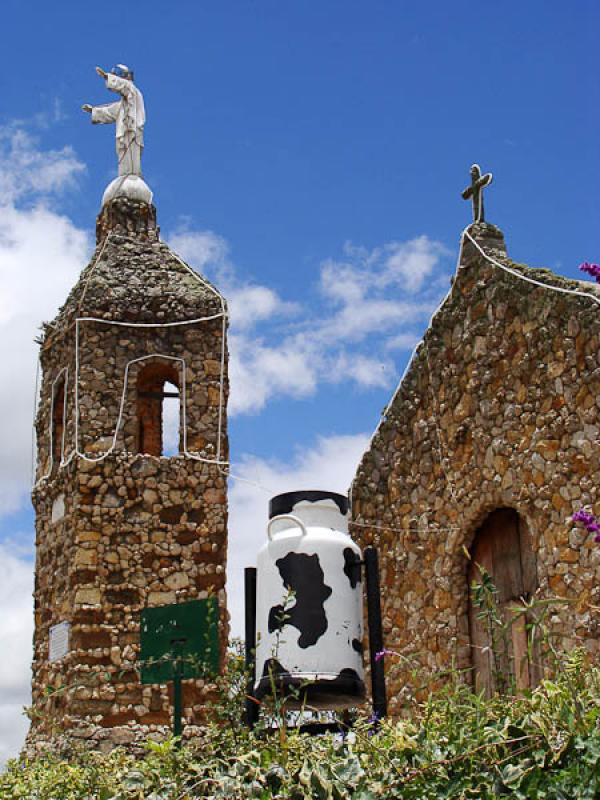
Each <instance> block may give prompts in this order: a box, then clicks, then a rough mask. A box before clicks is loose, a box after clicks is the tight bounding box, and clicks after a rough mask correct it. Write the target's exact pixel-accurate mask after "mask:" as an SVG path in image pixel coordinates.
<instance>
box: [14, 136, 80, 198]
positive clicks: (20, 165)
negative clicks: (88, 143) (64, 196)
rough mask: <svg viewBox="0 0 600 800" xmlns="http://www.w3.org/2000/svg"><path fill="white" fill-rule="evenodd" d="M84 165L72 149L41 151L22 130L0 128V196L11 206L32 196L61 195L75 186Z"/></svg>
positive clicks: (31, 137)
mask: <svg viewBox="0 0 600 800" xmlns="http://www.w3.org/2000/svg"><path fill="white" fill-rule="evenodd" d="M84 170H85V165H84V164H82V162H81V161H79V159H78V158H77V157H76V155H75V153H74V151H73V149H72V148H71V147H63V148H62V150H45V151H44V150H40V149H38V147H37V142H36V140H35V138H34V137H33V136H31V134H30V133H28V132H27V131H26V130H25V129H24V128H23V127H21V126H19V125H17V124H12V125H6V126H3V127H1V128H0V197H1V199H2V202H3V203H14V202H16V201H17V200H19V199H21V198H24V197H27V198H31V196H32V195H38V196H39V195H49V194H55V193H57V192H62V191H64V190H65V189H68V188H69V187H72V186H73V185H74V184H75V181H76V179H77V176H78V175H79V174H80V173H82V172H83V171H84Z"/></svg>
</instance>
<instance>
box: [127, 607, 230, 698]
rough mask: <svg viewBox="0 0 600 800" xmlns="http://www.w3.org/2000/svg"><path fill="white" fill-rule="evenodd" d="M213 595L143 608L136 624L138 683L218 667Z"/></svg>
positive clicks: (216, 609)
mask: <svg viewBox="0 0 600 800" xmlns="http://www.w3.org/2000/svg"><path fill="white" fill-rule="evenodd" d="M218 621H219V606H218V603H217V598H216V597H209V598H207V599H206V600H191V601H189V602H187V603H176V604H174V605H168V606H156V607H154V608H145V609H144V610H143V611H142V614H141V625H140V644H141V652H140V662H141V663H140V667H141V681H142V683H167V682H168V681H172V680H175V678H179V679H181V678H183V679H184V680H185V679H186V678H202V677H204V676H206V675H207V674H208V673H211V672H217V670H218V669H219V630H218Z"/></svg>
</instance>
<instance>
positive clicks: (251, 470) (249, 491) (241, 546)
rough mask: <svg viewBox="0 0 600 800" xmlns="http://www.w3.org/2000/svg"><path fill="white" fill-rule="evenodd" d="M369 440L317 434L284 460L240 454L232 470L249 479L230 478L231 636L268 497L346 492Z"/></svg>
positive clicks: (240, 617) (262, 533)
mask: <svg viewBox="0 0 600 800" xmlns="http://www.w3.org/2000/svg"><path fill="white" fill-rule="evenodd" d="M368 440H369V437H368V436H367V435H366V434H362V433H360V434H356V435H354V436H329V437H320V438H319V439H318V441H317V443H316V445H315V446H313V447H312V448H306V449H304V450H302V449H300V448H298V449H297V450H296V452H295V455H294V457H293V458H291V459H289V460H285V461H284V460H280V459H261V458H256V457H254V456H243V457H242V458H241V460H240V463H239V464H238V465H237V466H234V467H233V468H232V471H233V472H234V474H235V475H236V476H239V477H240V478H244V479H245V480H246V481H248V483H246V482H245V481H243V480H235V479H234V478H231V479H230V481H229V555H228V565H227V596H228V605H229V613H230V614H231V631H232V635H233V636H242V635H243V626H244V606H243V601H244V591H243V582H244V568H245V567H250V566H254V565H255V564H256V554H257V552H258V550H259V549H260V548H261V547H262V545H263V544H264V542H265V538H266V524H267V518H268V504H269V500H270V498H271V497H273V496H274V495H276V494H280V493H281V492H289V491H293V490H296V489H324V490H328V491H335V492H340V493H341V494H346V492H347V491H348V488H349V486H350V482H351V481H352V478H353V477H354V473H355V471H356V467H357V464H358V462H359V459H360V457H361V456H362V454H363V452H364V451H365V449H366V446H367V443H368ZM255 484H259V485H260V486H261V487H263V488H262V489H261V488H259V487H258V486H256V485H255Z"/></svg>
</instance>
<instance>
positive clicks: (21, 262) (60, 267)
mask: <svg viewBox="0 0 600 800" xmlns="http://www.w3.org/2000/svg"><path fill="white" fill-rule="evenodd" d="M82 170H83V165H82V164H81V163H80V162H79V161H77V159H76V158H75V156H74V154H73V152H72V151H71V149H70V148H64V149H63V150H59V151H49V152H44V151H42V150H38V149H36V144H35V141H34V140H33V139H32V138H31V137H30V136H29V134H27V133H25V132H24V131H20V130H18V129H15V128H14V127H11V128H9V129H8V130H7V129H0V187H1V188H0V363H1V364H2V369H3V373H4V376H5V379H4V380H3V381H0V439H1V440H2V443H3V447H2V450H1V451H0V510H1V511H2V512H4V513H6V512H8V511H11V510H14V509H16V508H17V507H18V505H19V503H20V501H21V499H22V497H23V493H24V492H26V491H27V489H28V487H29V483H30V475H31V472H30V471H31V451H30V449H29V448H28V447H27V445H26V444H25V443H26V442H30V441H31V436H32V421H33V403H34V385H35V373H36V359H37V353H38V347H37V345H36V344H34V341H33V340H34V337H35V336H36V335H37V334H38V332H39V331H38V329H39V325H40V322H41V321H42V320H47V319H50V318H52V317H53V316H54V315H55V314H56V312H57V310H58V308H59V306H60V305H61V304H62V303H63V302H64V299H65V297H66V295H67V293H68V291H69V290H70V288H71V286H72V285H73V284H74V283H75V281H76V279H77V276H78V274H79V272H80V270H81V269H82V268H83V266H84V265H85V263H86V261H87V257H88V255H89V250H90V241H89V239H88V236H87V234H86V233H84V232H83V231H81V230H79V229H78V228H77V227H76V226H75V225H73V223H72V222H71V221H70V220H69V219H68V218H67V217H65V216H62V215H60V214H59V213H57V212H56V211H54V210H51V208H50V206H49V203H48V202H47V200H46V199H45V196H46V195H47V194H48V193H56V192H60V191H62V190H64V189H65V188H66V187H68V186H70V185H72V183H73V181H74V180H75V178H76V176H77V175H78V174H79V173H80V172H81V171H82ZM25 200H26V201H27V202H28V205H27V207H23V206H22V205H21V204H20V201H25ZM8 376H10V379H7V378H8Z"/></svg>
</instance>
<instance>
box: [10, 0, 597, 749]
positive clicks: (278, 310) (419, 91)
mask: <svg viewBox="0 0 600 800" xmlns="http://www.w3.org/2000/svg"><path fill="white" fill-rule="evenodd" d="M599 22H600V6H599V5H598V4H597V3H595V2H592V0H588V1H587V2H585V1H584V0H580V1H579V2H573V3H570V4H568V5H567V4H565V3H563V2H557V1H555V0H546V2H539V1H538V0H532V1H530V2H528V3H516V2H503V3H497V2H496V3H492V2H478V3H475V2H464V1H463V0H458V1H457V0H454V2H452V3H447V2H429V3H420V4H416V3H409V2H401V1H400V0H398V1H397V2H378V1H377V0H375V2H370V3H364V2H362V3H361V2H354V0H345V2H334V1H333V0H320V2H318V3H317V2H304V3H300V2H296V3H294V2H281V0H280V2H267V1H264V2H241V1H240V2H226V1H225V2H224V1H222V2H218V3H217V2H198V1H196V2H178V1H177V0H174V2H171V3H169V4H167V3H164V2H156V0H147V1H146V2H143V3H142V2H137V1H136V0H133V1H132V2H129V3H118V4H117V3H114V4H99V3H96V4H92V3H86V4H82V3H75V2H64V1H63V2H60V3H55V4H48V3H41V2H40V3H33V4H30V3H27V4H25V3H22V2H16V0H4V3H3V8H2V32H1V33H0V37H1V38H0V44H1V47H0V96H1V97H2V104H1V105H0V327H2V328H3V331H2V332H3V336H2V337H1V339H0V341H2V344H1V345H0V347H2V353H3V358H5V359H8V363H9V364H11V365H12V366H11V375H13V377H14V382H13V384H10V385H9V384H8V383H6V382H5V387H4V389H3V390H2V392H0V394H2V393H3V395H2V396H0V412H1V414H2V417H3V419H4V422H3V427H2V428H1V432H2V435H3V437H4V440H5V441H6V440H7V439H8V446H7V447H6V448H5V452H4V453H3V455H2V457H1V459H0V478H1V479H2V481H3V483H4V485H5V489H6V486H8V487H9V488H8V489H6V490H5V491H4V494H2V492H0V555H2V556H3V561H2V563H3V566H1V567H0V577H1V578H2V585H3V586H4V587H5V589H4V592H5V594H1V590H0V605H3V606H4V608H5V612H6V613H5V617H6V618H9V617H11V614H13V610H14V618H15V620H17V619H22V620H24V621H23V623H22V624H20V623H19V624H18V623H17V622H15V624H14V625H13V627H12V628H9V627H6V626H5V628H1V626H0V640H1V641H3V642H4V643H5V644H6V643H8V646H10V647H12V644H11V642H12V641H13V638H14V637H15V636H18V635H21V636H22V635H23V634H22V631H23V630H25V632H26V633H27V635H29V633H28V630H29V629H28V628H27V627H26V626H27V624H29V623H28V622H26V620H27V619H28V618H29V616H28V615H29V607H30V606H29V605H28V603H29V600H28V596H29V594H28V593H29V592H30V576H31V562H30V560H28V556H27V551H28V549H29V550H30V549H31V543H32V541H33V533H32V515H31V512H30V509H29V500H28V495H27V493H28V486H27V462H28V458H29V453H30V439H29V433H28V425H29V422H28V421H27V420H28V419H29V420H30V418H31V411H30V407H31V397H32V393H33V373H34V362H33V355H34V353H33V349H32V348H31V346H30V342H31V339H32V337H33V336H34V335H35V333H36V330H35V326H36V324H37V321H38V320H40V319H41V318H44V319H47V318H49V317H51V316H52V315H53V314H54V312H55V310H56V307H57V304H58V303H59V302H60V301H61V300H62V299H63V298H64V297H65V296H66V292H67V290H68V288H69V286H70V285H72V283H74V281H75V280H76V277H77V273H78V271H79V270H80V269H81V268H83V266H84V265H85V263H86V259H87V258H89V255H90V248H91V244H92V236H93V227H94V221H95V215H96V214H97V212H98V210H99V202H100V198H101V195H102V191H103V189H104V187H105V186H106V184H107V183H108V181H109V180H110V179H111V177H112V176H113V175H114V173H115V154H114V131H113V130H112V129H111V128H109V127H104V128H99V127H98V128H92V126H91V125H90V124H89V118H88V117H87V116H86V115H84V114H83V113H82V112H81V111H80V106H81V104H82V103H84V102H89V103H93V104H98V103H104V102H109V101H110V100H111V99H112V98H111V96H110V95H109V94H108V93H107V91H106V89H105V87H104V84H103V82H102V81H101V80H100V79H99V78H98V77H97V76H96V74H95V72H94V66H95V65H96V64H99V65H101V66H103V67H105V68H108V69H110V67H111V66H112V65H113V64H115V63H117V62H125V63H127V64H129V65H130V66H132V67H133V68H134V69H135V72H136V82H137V84H138V85H139V87H140V88H141V89H142V91H143V92H144V96H145V100H146V106H147V114H148V122H147V126H146V150H145V154H144V162H143V165H144V173H145V177H146V180H147V181H148V183H149V184H150V186H151V188H152V189H153V190H154V193H155V202H156V205H157V208H158V215H159V222H160V224H161V227H162V230H163V234H164V235H165V237H166V238H167V239H168V240H169V241H170V242H172V243H173V245H174V246H176V247H177V249H179V251H180V252H181V253H182V255H184V256H185V257H186V258H188V259H189V260H190V263H192V264H193V265H195V266H198V267H199V268H201V269H203V271H204V272H206V273H207V274H208V275H209V276H210V277H211V278H213V279H214V280H215V281H217V283H218V284H219V285H220V286H221V287H222V288H223V290H224V292H225V294H226V295H227V296H228V297H230V299H232V342H231V343H232V350H235V353H232V356H233V357H235V359H236V362H237V366H236V367H235V370H237V371H236V372H235V374H236V376H237V377H236V378H235V381H234V382H235V387H237V388H235V387H234V392H235V398H234V399H233V400H234V405H233V407H232V415H231V421H230V436H231V446H232V458H233V461H234V465H233V467H232V469H234V470H235V471H236V472H237V474H241V475H243V476H245V477H246V478H249V479H250V480H256V481H258V482H259V483H261V484H262V485H264V486H265V487H266V490H265V491H259V490H255V489H253V487H252V486H250V485H248V484H245V485H242V484H240V483H236V482H232V517H233V519H232V530H231V536H232V539H233V540H234V541H236V542H239V543H240V548H239V553H238V556H237V559H238V560H237V561H236V560H235V558H234V559H233V560H232V567H231V569H232V571H234V572H235V575H237V576H238V577H239V571H240V569H241V566H242V563H243V561H244V560H245V562H246V563H248V561H249V560H251V559H252V553H253V551H254V550H255V548H256V546H258V544H259V543H260V541H261V538H262V536H263V533H262V528H261V526H262V517H261V515H263V514H264V511H265V509H266V502H267V501H268V497H269V493H270V491H278V490H281V489H284V488H293V486H292V485H291V484H293V485H294V486H295V485H297V486H298V488H301V486H303V485H304V486H305V485H307V484H309V483H312V484H313V487H314V486H316V485H318V486H319V487H323V488H327V486H326V485H325V484H326V483H327V482H329V484H334V483H337V485H335V486H331V488H343V487H344V486H345V485H347V482H348V480H349V478H350V476H351V474H352V471H353V468H354V465H355V463H356V459H357V458H358V455H359V454H360V452H361V450H362V448H363V447H364V446H365V442H366V437H367V436H368V434H369V433H370V431H372V430H373V428H374V427H375V425H376V423H377V421H378V419H379V414H380V412H381V410H382V408H383V407H384V405H385V403H386V401H387V400H388V398H389V396H390V395H391V392H392V391H393V389H394V387H395V383H396V381H397V378H398V376H399V375H400V373H401V372H402V369H403V367H404V364H405V362H406V360H407V358H408V357H409V354H410V350H411V348H412V345H413V344H414V341H415V340H416V338H418V336H419V335H420V334H422V332H423V330H424V329H425V327H426V325H427V320H428V318H429V314H430V313H431V311H432V310H433V308H434V307H435V304H436V302H437V301H438V300H439V299H440V298H441V296H442V295H443V294H444V292H445V290H446V288H447V286H448V281H449V277H450V275H451V274H452V270H453V267H454V261H455V258H456V253H457V248H458V242H459V236H460V232H461V230H462V229H463V227H464V226H465V225H466V224H467V223H468V222H469V220H470V208H469V205H468V204H467V203H465V202H464V201H462V200H461V198H460V191H461V190H462V189H463V188H464V186H465V185H466V184H467V182H468V175H469V166H470V165H471V163H473V162H474V161H477V162H478V163H480V164H481V166H482V168H483V169H485V170H491V171H493V173H494V184H493V186H492V187H491V188H490V189H489V190H488V191H487V196H486V211H487V218H488V219H489V220H490V221H492V222H494V223H496V224H498V225H499V226H500V227H501V228H502V229H503V230H504V233H505V235H506V238H507V244H508V249H509V254H510V255H511V256H512V257H513V258H514V259H515V260H517V261H522V262H527V263H529V264H531V265H536V266H548V267H550V268H552V269H554V270H556V271H558V272H560V273H562V274H565V275H569V276H573V277H575V276H577V275H578V272H577V267H578V265H579V264H580V263H581V262H582V261H584V260H589V261H600V226H599V225H598V217H599V211H600V206H599V203H600V200H599V199H598V193H597V191H596V187H597V186H598V177H599V172H600V169H599V168H600V158H599V153H600V148H599V140H600V89H599V82H598V66H597V41H598V34H599V32H600V26H599ZM40 175H43V176H45V177H44V180H41V179H40ZM15 243H16V244H15ZM2 295H4V300H2ZM234 309H237V311H235V314H233V310H234ZM17 356H18V357H17ZM11 359H13V360H12V361H11ZM4 363H6V361H5V362H4ZM232 380H234V378H233V376H232ZM252 392H255V394H252ZM27 415H28V416H27ZM17 418H18V419H17ZM244 519H245V520H246V522H243V520H244ZM248 520H250V523H249V522H248ZM250 524H251V526H252V530H250V528H248V525H250ZM244 525H245V526H246V527H244ZM235 537H238V538H237V539H235ZM3 570H4V571H3ZM236 570H237V571H236ZM235 575H234V576H233V578H232V584H231V585H232V591H231V596H232V609H233V610H234V613H236V614H237V615H238V618H239V610H240V605H239V598H238V594H239V580H238V577H235ZM236 581H238V582H237V583H236ZM236 587H237V588H236ZM19 592H20V594H19ZM15 598H20V599H15ZM11 604H13V605H11ZM17 607H18V612H17V611H16V610H15V609H17ZM19 614H20V615H21V617H19V616H18V615H19ZM24 625H25V628H24V627H23V626H24ZM11 637H13V638H11ZM19 647H20V650H19V653H21V655H20V657H19V659H20V660H19V659H18V658H17V657H16V656H15V658H14V659H13V662H12V664H11V663H9V665H8V666H7V667H6V668H5V671H4V672H2V669H1V668H0V708H1V707H2V704H3V703H5V704H6V703H8V704H9V705H10V702H12V706H11V709H12V711H11V712H10V713H11V714H14V713H16V708H17V705H18V704H19V703H22V702H25V701H26V698H25V699H22V698H23V697H25V695H26V686H27V683H28V680H29V677H28V674H27V669H26V666H25V667H23V664H25V665H26V662H27V659H28V652H29V651H28V648H29V644H28V642H27V641H26V639H24V640H23V641H22V642H21V643H20V644H19ZM15 652H16V651H15ZM17 673H18V674H17ZM14 697H17V698H18V700H17V701H14V700H10V698H13V699H14ZM7 698H8V699H7ZM9 701H10V702H9ZM6 707H7V708H8V706H6ZM7 714H8V712H7ZM4 716H5V719H7V720H8V719H9V717H10V715H8V716H7V715H6V714H5V715H4ZM7 724H8V723H7ZM11 730H12V723H11ZM11 735H12V734H11V733H10V731H9V728H8V727H6V728H3V727H2V724H1V723H0V760H1V758H2V753H3V752H10V751H11V748H12V750H14V748H15V747H16V746H18V743H17V744H15V740H14V737H13V739H11V738H10V737H11ZM3 737H4V738H3ZM3 748H4V750H3Z"/></svg>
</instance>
